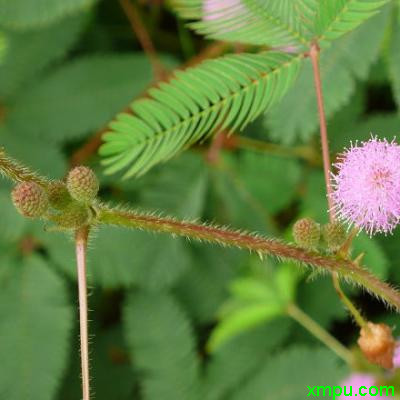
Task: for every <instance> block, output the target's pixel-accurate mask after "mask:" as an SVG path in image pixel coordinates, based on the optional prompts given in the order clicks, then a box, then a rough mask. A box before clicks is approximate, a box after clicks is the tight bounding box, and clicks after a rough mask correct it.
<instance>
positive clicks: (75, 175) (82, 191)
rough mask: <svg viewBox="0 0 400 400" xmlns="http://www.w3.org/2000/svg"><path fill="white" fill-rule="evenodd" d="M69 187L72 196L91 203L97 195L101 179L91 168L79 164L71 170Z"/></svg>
mask: <svg viewBox="0 0 400 400" xmlns="http://www.w3.org/2000/svg"><path fill="white" fill-rule="evenodd" d="M67 188H68V191H69V193H70V195H71V197H72V198H74V199H75V200H77V201H79V202H81V203H85V204H89V203H91V202H92V201H93V200H94V198H95V197H96V196H97V192H98V191H99V181H98V179H97V177H96V175H95V174H94V172H93V171H92V170H91V169H90V168H88V167H84V166H79V167H75V168H74V169H72V170H71V171H70V172H69V174H68V177H67Z"/></svg>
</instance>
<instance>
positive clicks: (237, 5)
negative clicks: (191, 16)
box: [203, 0, 248, 34]
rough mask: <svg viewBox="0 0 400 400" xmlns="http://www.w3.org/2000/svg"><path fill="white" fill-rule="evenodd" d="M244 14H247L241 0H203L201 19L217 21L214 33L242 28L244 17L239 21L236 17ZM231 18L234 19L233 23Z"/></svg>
mask: <svg viewBox="0 0 400 400" xmlns="http://www.w3.org/2000/svg"><path fill="white" fill-rule="evenodd" d="M245 14H247V13H246V9H245V7H244V6H243V4H242V3H241V0H204V2H203V20H204V21H215V22H217V23H218V25H216V30H217V32H216V33H218V34H223V33H227V32H231V31H233V30H237V29H240V28H242V27H243V26H244V25H245V19H246V18H244V20H243V21H241V22H240V23H238V22H237V18H238V17H240V16H243V15H245ZM232 19H233V20H235V23H234V24H233V25H232V21H231V20H232ZM247 22H248V21H247ZM217 28H218V29H217Z"/></svg>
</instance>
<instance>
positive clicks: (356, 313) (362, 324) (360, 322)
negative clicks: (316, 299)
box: [332, 272, 367, 328]
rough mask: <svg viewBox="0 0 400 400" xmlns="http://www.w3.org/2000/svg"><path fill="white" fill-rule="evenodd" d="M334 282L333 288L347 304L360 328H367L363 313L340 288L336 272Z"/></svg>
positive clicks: (333, 275)
mask: <svg viewBox="0 0 400 400" xmlns="http://www.w3.org/2000/svg"><path fill="white" fill-rule="evenodd" d="M332 280H333V286H334V287H335V290H336V292H337V294H338V295H339V297H340V299H341V300H342V302H343V303H344V304H345V306H346V307H347V308H348V310H349V311H350V314H351V315H352V316H353V317H354V319H355V321H356V322H357V324H358V325H359V326H360V328H364V327H366V326H367V322H366V321H365V320H364V318H363V317H362V315H361V313H360V312H359V311H358V310H357V308H356V307H355V306H354V304H353V303H352V302H351V301H350V299H349V298H348V297H347V296H346V294H345V293H344V292H343V290H342V288H341V287H340V282H339V277H338V274H337V273H335V272H334V273H333V274H332Z"/></svg>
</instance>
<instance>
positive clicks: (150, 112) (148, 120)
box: [100, 52, 303, 177]
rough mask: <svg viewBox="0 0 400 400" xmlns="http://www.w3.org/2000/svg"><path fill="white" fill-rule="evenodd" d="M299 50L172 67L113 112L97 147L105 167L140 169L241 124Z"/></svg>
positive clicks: (291, 75) (276, 91)
mask: <svg viewBox="0 0 400 400" xmlns="http://www.w3.org/2000/svg"><path fill="white" fill-rule="evenodd" d="M302 60H303V56H302V55H296V56H293V55H288V54H283V53H274V52H268V53H261V54H257V55H254V54H241V55H230V56H226V57H224V58H221V59H217V60H211V61H206V62H204V63H203V64H202V65H200V66H199V67H196V68H192V69H188V70H187V71H185V72H177V73H176V75H175V78H173V79H172V80H171V81H170V83H168V84H165V83H162V84H160V87H159V88H157V89H151V90H150V91H149V94H150V97H151V98H150V99H145V100H139V101H135V102H134V103H133V104H132V105H131V108H132V110H133V111H134V113H135V115H130V114H128V113H122V114H119V115H118V116H117V118H116V120H115V121H114V122H112V123H111V124H110V128H111V132H108V133H107V134H105V135H104V140H105V142H106V143H105V144H104V145H103V146H102V148H101V150H100V152H101V154H102V155H103V156H106V157H107V159H106V160H104V164H105V165H107V167H108V168H107V172H108V173H113V172H116V171H119V170H121V169H123V168H126V167H130V168H129V169H128V171H127V172H126V173H125V177H130V176H133V175H140V174H143V173H145V172H146V171H147V170H148V169H149V168H151V167H152V166H153V165H155V164H157V163H159V162H161V161H165V160H167V159H169V158H171V157H172V156H174V155H175V154H177V153H178V152H179V151H180V150H182V149H184V148H187V147H189V146H190V145H192V144H193V143H195V142H197V141H199V140H201V139H205V138H206V137H207V136H209V135H210V134H212V133H213V132H215V130H216V129H227V128H229V129H230V130H231V131H234V130H236V129H239V130H240V129H242V128H243V127H244V126H245V125H247V124H248V123H249V122H250V121H252V120H254V119H255V118H256V117H257V116H259V115H260V114H261V113H262V112H263V111H265V110H266V109H268V108H269V107H270V106H271V105H273V104H275V103H276V102H277V101H278V100H279V99H280V98H281V97H282V96H283V94H284V93H285V92H286V90H287V89H288V87H289V86H290V85H291V84H292V83H293V81H294V79H295V77H296V76H297V73H298V70H299V67H300V65H301V62H302Z"/></svg>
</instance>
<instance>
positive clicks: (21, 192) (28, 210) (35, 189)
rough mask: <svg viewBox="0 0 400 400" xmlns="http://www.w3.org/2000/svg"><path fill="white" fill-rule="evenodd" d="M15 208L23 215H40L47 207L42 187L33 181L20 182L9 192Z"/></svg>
mask: <svg viewBox="0 0 400 400" xmlns="http://www.w3.org/2000/svg"><path fill="white" fill-rule="evenodd" d="M11 197H12V201H13V203H14V206H15V208H16V209H17V210H18V211H19V212H20V213H21V214H22V215H23V216H25V217H30V218H35V217H40V216H42V215H43V214H44V213H45V212H46V210H47V208H48V207H49V199H48V197H47V194H46V192H45V191H44V189H43V188H42V187H41V186H39V185H38V184H37V183H35V182H31V181H29V182H22V183H19V184H18V185H17V186H15V188H14V189H13V191H12V193H11Z"/></svg>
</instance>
